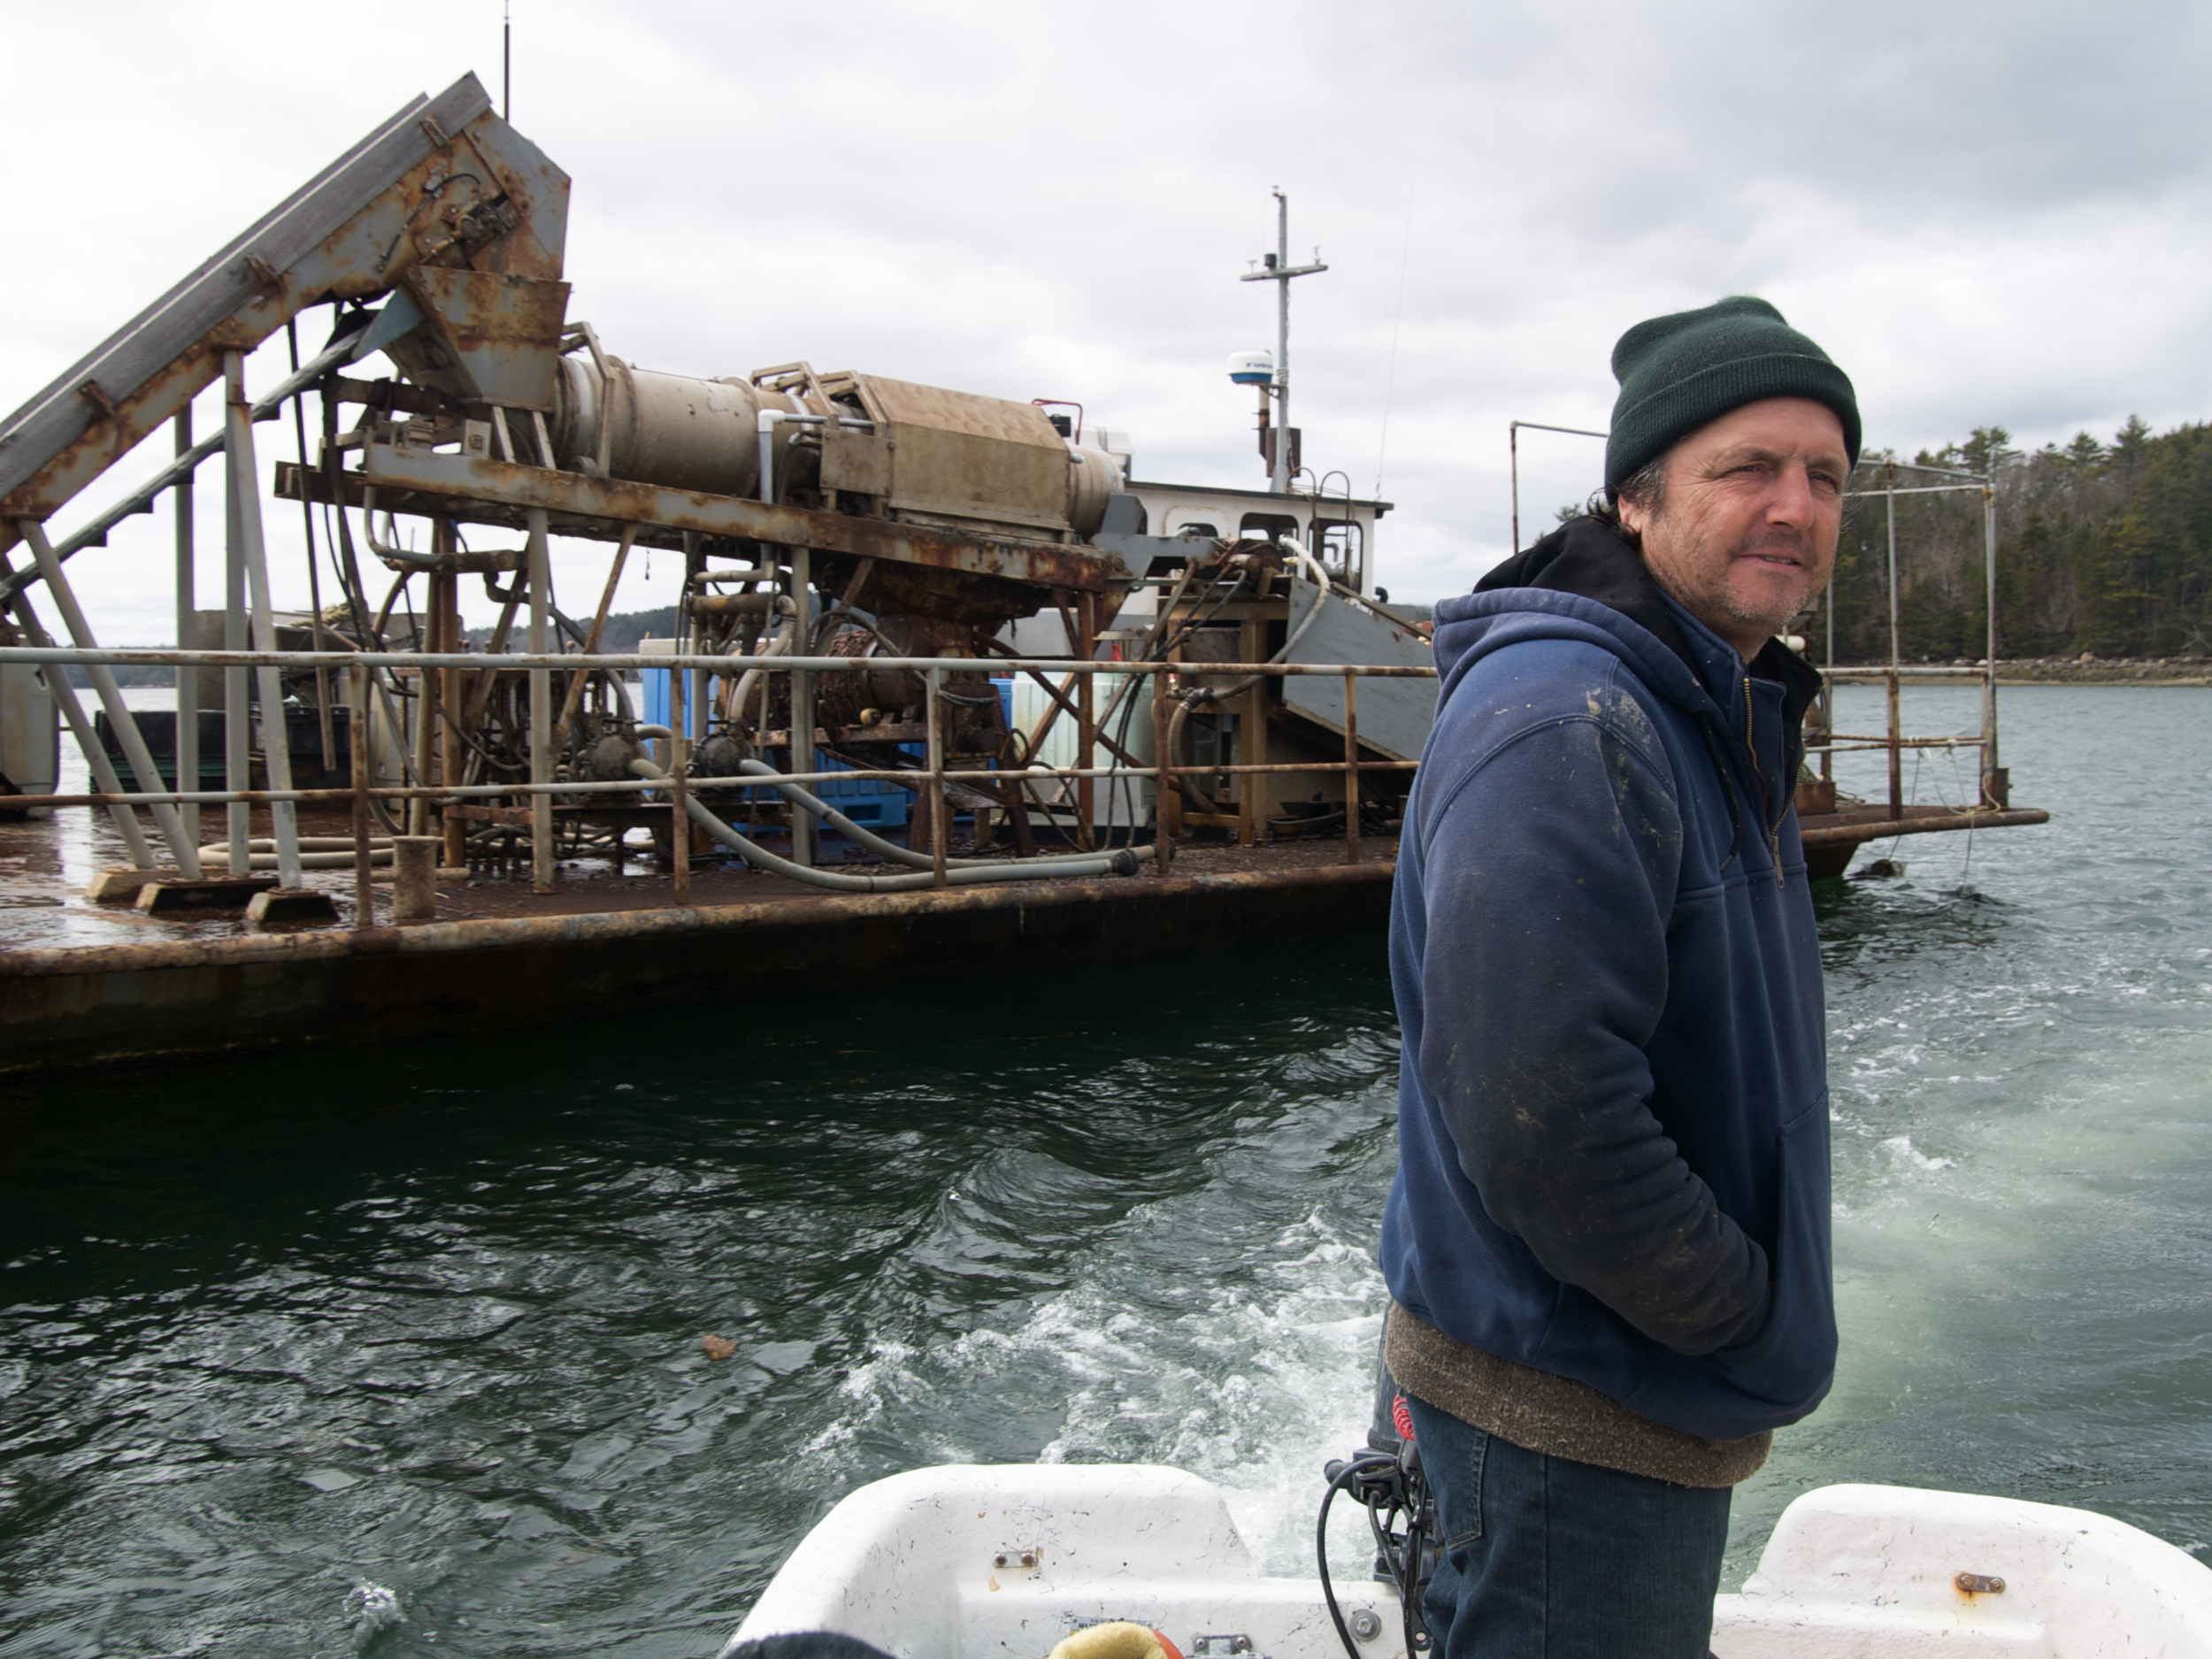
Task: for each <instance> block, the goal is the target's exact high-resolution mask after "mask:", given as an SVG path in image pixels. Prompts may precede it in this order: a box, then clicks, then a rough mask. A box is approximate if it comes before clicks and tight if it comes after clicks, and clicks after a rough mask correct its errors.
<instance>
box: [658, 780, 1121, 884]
mask: <svg viewBox="0 0 2212 1659" xmlns="http://www.w3.org/2000/svg"><path fill="white" fill-rule="evenodd" d="M738 766H739V769H740V770H741V771H742V772H744V774H745V775H746V776H747V777H749V778H758V779H759V780H761V781H762V782H763V783H765V784H767V785H768V786H769V787H772V788H775V789H780V790H781V791H782V792H783V795H784V797H785V798H786V799H787V800H789V801H791V802H794V803H796V804H797V805H799V806H801V807H803V808H804V809H805V810H807V811H809V812H811V813H813V814H814V816H815V817H816V818H820V819H822V820H823V821H824V822H825V823H826V824H828V825H829V826H830V827H831V828H832V829H833V830H835V831H836V832H837V833H839V834H841V835H843V836H847V837H849V839H851V840H853V841H858V842H859V843H860V844H861V845H862V846H863V847H865V848H867V849H869V850H871V851H872V852H879V853H881V854H882V855H883V856H885V857H886V858H888V859H890V860H891V861H892V862H893V863H894V864H909V865H911V866H912V867H913V868H915V869H917V870H932V869H934V868H935V867H936V865H935V864H934V863H933V861H932V860H931V858H930V856H929V855H928V854H927V853H918V852H916V851H915V850H914V849H912V848H911V847H902V846H900V845H899V844H898V842H896V841H886V840H885V839H884V838H883V837H882V836H880V835H879V834H877V833H875V832H874V831H873V830H871V829H864V828H862V827H861V826H859V825H857V824H856V823H854V822H853V821H852V819H850V818H847V817H846V816H845V815H844V814H843V813H842V812H840V811H839V810H837V809H836V808H835V807H833V806H832V805H830V803H828V802H826V801H825V800H823V799H822V798H821V797H820V796H819V795H816V794H815V793H814V792H813V791H812V790H811V789H809V788H807V787H805V786H804V785H803V784H796V783H789V782H787V781H785V780H784V776H783V774H782V773H781V772H778V771H777V770H776V769H775V768H774V767H773V766H770V765H766V764H763V763H762V762H760V761H757V760H745V761H740V762H739V763H738ZM693 787H695V788H696V787H698V785H697V784H696V783H695V784H694V785H693ZM1099 857H1100V855H1099V854H1097V853H1047V854H1044V855H1043V856H1041V857H1036V858H1025V859H1023V860H1022V861H1021V864H1022V866H1023V867H1024V868H1027V867H1028V866H1030V865H1032V864H1095V863H1097V862H1098V859H1099ZM945 864H946V866H947V867H948V868H949V869H955V870H957V869H961V868H967V869H971V870H1006V869H1011V868H1013V866H1012V865H1010V864H1007V863H1006V861H1005V860H1003V859H1000V858H948V859H946V860H945Z"/></svg>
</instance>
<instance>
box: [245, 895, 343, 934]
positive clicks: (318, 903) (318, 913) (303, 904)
mask: <svg viewBox="0 0 2212 1659" xmlns="http://www.w3.org/2000/svg"><path fill="white" fill-rule="evenodd" d="M246 919H247V920H248V921H250V922H252V923H254V924H256V925H257V926H265V925H267V924H268V923H271V922H334V921H336V920H337V919H338V906H337V904H336V903H335V902H334V901H333V900H332V898H331V896H330V895H329V894H327V893H318V892H316V891H315V890H314V889H313V888H312V887H267V888H265V889H263V890H262V891H261V892H259V893H257V894H255V895H253V902H251V903H250V904H249V905H247V906H246Z"/></svg>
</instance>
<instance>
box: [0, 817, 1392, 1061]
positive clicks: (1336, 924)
mask: <svg viewBox="0 0 2212 1659" xmlns="http://www.w3.org/2000/svg"><path fill="white" fill-rule="evenodd" d="M1391 871H1392V866H1391V864H1388V863H1386V862H1381V861H1376V862H1373V863H1368V864H1353V865H1343V866H1323V867H1317V868H1310V869H1301V870H1294V871H1269V872H1229V873H1222V874H1210V875H1193V876H1169V877H1165V878H1157V877H1144V878H1124V879H1100V880H1089V881H1063V882H1051V883H1039V884H1036V885H1034V886H1027V885H1025V886H1020V887H1011V886H1010V887H962V888H947V889H941V890H931V891H926V892H918V893H898V894H884V895H872V894H871V895H851V896H836V897H826V898H807V899H785V900H776V901H771V902H755V903H747V904H726V905H715V906H703V907H699V908H694V909H673V908H669V909H657V910H627V911H614V912H601V913H595V914H589V915H571V916H555V917H533V918H518V919H512V920H471V921H455V922H441V923H427V924H424V925H422V926H410V927H380V928H368V929H361V930H357V931H353V932H349V933H334V932H317V933H289V934H269V935H258V936H241V937H230V938H221V939H206V940H174V941H158V942H149V943H144V944H130V945H102V946H88V947H76V948H56V949H28V950H14V951H5V952H0V1075H8V1076H16V1077H20V1076H25V1075H29V1074H35V1073H40V1072H53V1071H73V1070H79V1069H82V1068H85V1067H89V1066H97V1065H107V1064H117V1063H121V1062H129V1061H149V1060H157V1059H171V1058H204V1057H208V1056H217V1055H222V1054H228V1053H235V1052H239V1051H242V1050H250V1049H263V1048H286V1047H296V1046H300V1045H304V1044H311V1043H346V1042H371V1041H389V1040H391V1039H393V1038H397V1037H407V1036H416V1035H424V1034H431V1033H446V1032H457V1031H472V1032H475V1031H485V1030H491V1029H499V1028H514V1027H520V1026H526V1025H541V1024H545V1023H548V1022H550V1021H554V1020H567V1019H574V1018H598V1017H602V1016H605V1015H611V1014H619V1013H624V1012H634V1011H636V1010H641V1009H644V1008H652V1007H667V1006H675V1005H679V1004H685V1003H690V1004H698V1003H708V1002H738V1001H744V1000H749V999H757V998H759V997H762V996H767V995H787V994H791V993H802V992H815V993H820V992H823V991H841V990H849V989H851V988H852V987H856V986H860V985H865V984H879V983H883V982H886V981H890V980H895V979H912V978H918V977H921V976H924V975H928V976H932V977H940V976H943V975H945V974H949V973H965V972H984V971H990V970H1005V969H1009V968H1018V967H1048V968H1052V969H1058V968H1061V967H1064V966H1066V965H1068V964H1074V963H1097V962H1109V961H1111V962H1120V961H1134V960H1138V959H1141V958H1143V957H1147V956H1159V955H1163V954H1166V953H1170V952H1179V951H1187V950H1191V949H1210V948H1215V947H1222V948H1234V947H1238V946H1251V945H1256V944H1266V945H1269V946H1271V947H1275V948H1279V947H1281V946H1283V945H1286V944H1289V943H1293V942H1294V941H1297V940H1298V939H1301V938H1306V937H1314V936H1319V935H1323V934H1327V933H1339V932H1344V931H1348V930H1351V929H1355V928H1356V929H1362V930H1364V931H1366V932H1367V933H1369V934H1370V936H1371V937H1374V938H1376V939H1379V938H1380V937H1381V935H1382V932H1383V929H1384V926H1385V924H1386V916H1387V913H1388V909H1389V902H1390V880H1391Z"/></svg>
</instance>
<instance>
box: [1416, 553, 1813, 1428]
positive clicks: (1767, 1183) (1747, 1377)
mask: <svg viewBox="0 0 2212 1659" xmlns="http://www.w3.org/2000/svg"><path fill="white" fill-rule="evenodd" d="M1436 619H1437V627H1436V663H1437V668H1438V671H1439V681H1440V683H1439V687H1438V709H1437V718H1436V726H1435V729H1434V730H1433V732H1432V733H1431V735H1430V738H1429V741H1428V748H1427V750H1426V752H1425V754H1424V755H1423V756H1422V759H1421V770H1420V772H1419V773H1418V776H1417V782H1416V783H1415V785H1414V788H1413V792H1412V794H1411V795H1410V796H1409V799H1408V802H1407V805H1406V814H1405V831H1404V835H1403V838H1402V844H1401V846H1400V849H1399V855H1398V869H1397V881H1396V888H1395V892H1394V897H1393V901H1392V915H1391V929H1390V968H1391V979H1392V983H1393V986H1394V989H1395V991H1396V994H1397V1001H1398V1009H1399V1013H1400V1018H1401V1020H1402V1025H1403V1033H1404V1046H1403V1053H1402V1067H1401V1071H1400V1081H1399V1089H1398V1102H1399V1103H1398V1136H1399V1167H1398V1176H1397V1179H1396V1181H1395V1183H1394V1185H1393V1187H1392V1188H1391V1193H1390V1200H1389V1203H1388V1206H1387V1208H1386V1210H1385V1212H1384V1218H1383V1237H1382V1265H1383V1272H1384V1275H1385V1277H1386V1279H1388V1281H1389V1284H1390V1292H1391V1294H1392V1296H1393V1297H1394V1298H1395V1299H1396V1301H1397V1302H1399V1304H1400V1305H1401V1306H1402V1307H1404V1308H1405V1309H1406V1310H1408V1311H1409V1312H1410V1313H1412V1314H1414V1315H1416V1316H1417V1317H1420V1318H1422V1319H1424V1320H1425V1321H1426V1322H1427V1323H1429V1324H1430V1325H1434V1326H1435V1327H1436V1328H1437V1329H1439V1330H1440V1331H1442V1332H1443V1333H1445V1334H1446V1335H1448V1336H1450V1337H1453V1338H1455V1339H1456V1340H1459V1341H1460V1342H1463V1343H1464V1344H1466V1345H1467V1346H1469V1347H1471V1348H1480V1349H1482V1350H1484V1351H1485V1352H1487V1353H1490V1354H1494V1355H1499V1356H1503V1357H1504V1358H1507V1359H1509V1360H1515V1361H1517V1362H1519V1363H1522V1364H1525V1365H1531V1366H1533V1367H1535V1368H1536V1369H1538V1370H1540V1371H1549V1372H1553V1373H1555V1374H1556V1375H1559V1376H1563V1377H1571V1378H1574V1379H1578V1380H1579V1381H1582V1382H1585V1383H1587V1384H1589V1385H1590V1386H1592V1387H1594V1388H1596V1389H1598V1390H1600V1391H1601V1392H1602V1393H1604V1394H1608V1395H1609V1396H1611V1397H1612V1398H1613V1399H1615V1400H1617V1401H1618V1402H1620V1403H1621V1404H1622V1405H1624V1406H1625V1407H1626V1408H1628V1409H1630V1410H1631V1411H1633V1412H1635V1413H1637V1414H1638V1415H1639V1416H1640V1417H1646V1418H1648V1419H1649V1420H1651V1421H1653V1422H1655V1423H1660V1424H1663V1425H1666V1426H1667V1427H1669V1428H1673V1429H1678V1430H1681V1431H1682V1432H1685V1433H1688V1434H1695V1435H1701V1436H1703V1437H1706V1438H1708V1439H1711V1440H1738V1439H1740V1438H1742V1437H1743V1436H1745V1435H1747V1434H1752V1433H1755V1432H1758V1431H1760V1430H1763V1429H1770V1428H1773V1427H1776V1426H1777V1425H1781V1424H1785V1423H1793V1422H1795V1421H1796V1420H1797V1419H1798V1418H1800V1417H1803V1416H1805V1414H1806V1413H1808V1412H1809V1411H1810V1410H1811V1409H1813V1408H1814V1407H1815V1406H1816V1405H1817V1404H1818V1403H1819V1402H1820V1400H1821V1398H1822V1396H1824V1394H1826V1393H1827V1392H1828V1386H1829V1383H1830V1381H1831V1379H1832V1376H1833V1373H1834V1367H1835V1354H1836V1326H1835V1305H1834V1294H1833V1290H1832V1282H1831V1272H1830V1263H1831V1248H1830V1238H1829V1186H1828V1094H1827V1077H1826V1057H1825V1056H1826V1041H1827V1039H1826V1023H1825V1016H1824V1004H1823V997H1822V985H1821V968H1820V952H1819V941H1818V938H1817V935H1816V933H1815V931H1814V925H1813V910H1812V902H1811V896H1810V894H1809V889H1808V887H1807V883H1806V873H1805V861H1804V854H1803V851H1802V849H1801V847H1800V845H1799V842H1798V833H1797V816H1796V812H1795V810H1794V808H1793V796H1794V792H1795V781H1796V775H1797V768H1798V764H1799V761H1800V759H1801V756H1802V752H1803V749H1802V741H1801V737H1800V733H1801V727H1802V722H1803V717H1804V711H1805V709H1806V707H1807V705H1808V703H1809V702H1810V701H1811V698H1812V696H1813V695H1814V693H1815V692H1816V690H1817V688H1818V685H1819V677H1818V675H1816V673H1814V672H1813V671H1812V670H1811V669H1810V668H1809V667H1807V666H1806V664H1804V663H1803V662H1801V660H1800V659H1799V658H1798V657H1796V656H1795V655H1794V654H1793V653H1792V652H1790V651H1789V650H1788V649H1787V648H1786V647H1784V646H1782V645H1780V644H1779V643H1770V645H1769V646H1768V647H1767V648H1766V649H1764V650H1763V651H1762V652H1761V653H1760V655H1759V657H1757V658H1756V659H1755V661H1754V662H1753V663H1752V664H1751V665H1750V672H1748V673H1747V672H1746V670H1745V664H1744V663H1743V660H1742V659H1741V658H1740V657H1739V656H1738V655H1737V653H1736V652H1735V650H1734V649H1732V647H1730V646H1729V645H1728V644H1726V643H1725V642H1724V641H1722V640H1721V639H1720V638H1719V637H1718V636H1717V635H1716V634H1713V633H1712V632H1711V631H1710V630H1709V629H1708V628H1706V627H1705V626H1703V625H1702V624H1701V623H1699V622H1698V621H1697V620H1696V619H1695V618H1693V617H1692V616H1691V615H1690V613H1689V612H1688V611H1685V610H1683V609H1682V608H1681V607H1680V606H1679V605H1678V604H1676V603H1675V602H1674V601H1673V600H1672V599H1671V597H1669V596H1667V595H1664V594H1663V592H1662V591H1661V590H1660V589H1659V588H1658V587H1657V585H1656V584H1655V582H1653V580H1651V577H1650V575H1649V573H1648V572H1647V571H1646V569H1645V567H1644V564H1643V560H1642V558H1641V557H1640V555H1639V554H1638V553H1637V552H1636V550H1635V549H1634V548H1633V547H1632V546H1631V545H1630V544H1629V543H1628V542H1627V541H1624V539H1623V538H1622V537H1621V536H1620V535H1619V534H1617V532H1615V531H1613V530H1611V529H1609V527H1607V526H1604V525H1602V524H1601V523H1599V522H1597V521H1596V520H1594V519H1590V518H1580V519H1576V520H1573V521H1571V522H1570V523H1569V524H1567V525H1565V526H1562V527H1561V528H1560V529H1559V530H1557V531H1555V532H1554V533H1553V534H1551V535H1549V536H1548V537H1546V538H1545V539H1544V540H1543V541H1540V542H1538V543H1537V544H1536V546H1535V547H1533V548H1532V549H1528V550H1527V551H1526V552H1525V553H1523V554H1520V555H1517V557H1515V558H1514V559H1512V560H1510V561H1509V563H1508V565H1505V566H1503V567H1502V568H1501V569H1500V570H1498V571H1496V572H1492V574H1491V575H1490V576H1489V577H1488V578H1486V580H1484V582H1483V583H1482V584H1481V585H1480V586H1479V588H1477V589H1476V591H1475V592H1474V593H1473V594H1471V595H1468V596H1466V597H1464V598H1461V599H1452V600H1448V601H1446V602H1445V603H1442V604H1440V605H1439V606H1438V607H1437V612H1436Z"/></svg>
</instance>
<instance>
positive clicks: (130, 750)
mask: <svg viewBox="0 0 2212 1659" xmlns="http://www.w3.org/2000/svg"><path fill="white" fill-rule="evenodd" d="M15 523H16V528H17V529H18V530H19V531H21V532H22V534H23V540H24V542H25V544H26V545H27V546H28V547H29V548H30V549H31V557H33V558H34V559H35V560H36V561H37V562H38V573H39V577H40V579H41V580H42V581H44V582H45V584H46V591H47V592H48V593H50V594H51V595H53V596H54V608H55V609H56V610H57V611H60V612H61V619H62V626H64V627H65V628H67V629H68V630H69V638H70V641H71V642H72V643H73V644H74V645H76V646H77V648H78V649H81V650H87V651H89V650H94V649H97V648H98V645H99V641H96V640H95V639H94V638H93V637H92V626H91V624H90V623H88V622H87V621H86V620H85V614H84V608H83V607H82V606H81V605H80V604H79V603H77V595H76V592H75V590H74V589H73V588H71V587H70V586H69V578H68V577H66V576H65V575H64V574H63V573H62V568H61V560H60V559H58V558H57V557H55V556H54V544H53V543H52V542H51V541H48V540H47V539H46V526H44V525H42V524H41V523H39V521H38V520H37V519H35V518H19V519H17V520H16V521H15ZM85 676H86V678H87V679H88V680H91V681H92V689H93V691H94V693H95V694H96V695H97V696H98V697H99V699H100V706H101V707H102V708H104V709H105V710H107V717H108V724H109V725H110V726H112V727H114V728H115V739H116V741H117V742H119V743H120V744H121V745H122V746H123V758H124V759H126V760H127V761H128V762H129V763H130V768H131V773H132V775H133V776H134V777H135V778H136V779H137V780H138V787H139V788H141V789H142V790H143V791H144V792H145V793H146V794H148V795H159V794H161V793H162V792H163V789H162V782H161V771H160V768H158V767H157V766H156V765H155V764H154V757H153V755H152V753H151V751H150V750H149V749H147V747H146V740H145V738H144V737H143V736H142V735H141V734H140V733H139V730H138V721H137V719H136V718H135V717H134V716H133V715H132V713H131V709H130V704H129V703H126V702H124V701H123V688H122V687H120V686H119V685H117V684H116V683H115V673H114V671H113V670H112V669H111V668H109V667H108V666H107V664H104V663H90V664H87V665H86V667H85ZM99 747H100V745H99V741H98V739H97V736H95V739H94V742H93V748H94V749H98V748H99ZM87 758H88V759H89V758H90V756H89V754H88V756H87ZM153 812H154V822H155V823H157V824H158V825H160V826H161V836H162V839H163V840H164V841H167V842H168V843H169V857H170V861H171V862H172V863H173V864H175V865H176V867H177V871H178V873H179V874H180V875H182V876H183V877H184V879H186V880H188V881H196V880H198V879H199V875H200V854H199V849H197V848H196V847H195V846H194V845H193V844H192V840H191V837H189V836H188V835H187V834H186V833H184V817H183V815H182V814H181V813H180V812H179V811H178V810H177V809H176V808H175V807H173V806H169V805H160V806H156V807H155V808H154V809H153ZM133 856H135V853H134V855H133ZM139 868H140V869H144V868H146V866H145V865H143V864H141V865H140V866H139Z"/></svg>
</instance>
